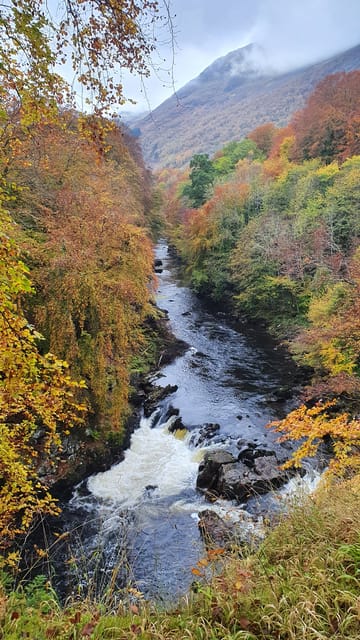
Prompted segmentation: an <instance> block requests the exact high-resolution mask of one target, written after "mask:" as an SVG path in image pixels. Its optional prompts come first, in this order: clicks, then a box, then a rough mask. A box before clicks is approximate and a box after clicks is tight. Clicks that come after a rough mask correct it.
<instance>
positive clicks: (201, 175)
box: [183, 153, 215, 209]
mask: <svg viewBox="0 0 360 640" xmlns="http://www.w3.org/2000/svg"><path fill="white" fill-rule="evenodd" d="M190 169H191V171H190V176H189V178H190V182H189V183H188V184H186V185H185V187H184V189H183V195H184V196H185V197H186V198H188V200H189V202H190V204H191V206H192V207H194V208H195V209H197V208H198V207H201V205H203V204H204V202H206V200H207V199H208V197H209V192H210V189H211V187H212V185H213V183H214V177H215V171H214V166H213V163H212V162H211V160H210V159H209V155H208V154H207V153H197V154H195V155H194V156H193V157H192V158H191V161H190Z"/></svg>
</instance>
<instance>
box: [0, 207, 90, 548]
mask: <svg viewBox="0 0 360 640" xmlns="http://www.w3.org/2000/svg"><path fill="white" fill-rule="evenodd" d="M0 220H1V234H0V279H1V291H0V434H1V438H0V440H1V444H0V498H1V500H0V551H1V552H4V551H6V549H7V548H8V547H9V545H10V544H11V542H12V541H13V539H14V537H15V536H16V535H17V534H19V533H24V532H26V531H27V530H28V528H29V526H30V524H31V522H32V520H33V518H34V516H35V515H36V514H44V513H56V512H57V507H56V503H55V501H54V499H53V498H52V496H51V495H50V493H49V491H48V484H47V480H46V474H47V475H49V474H51V471H52V468H53V467H54V466H55V464H56V462H57V456H59V454H60V452H61V434H63V435H64V434H68V433H69V432H70V429H71V428H72V427H73V425H74V424H77V423H78V422H79V421H80V417H81V413H82V412H83V410H84V407H83V406H81V405H79V404H78V403H77V402H76V400H75V397H74V392H75V391H76V389H77V388H78V387H79V386H81V383H80V385H79V383H76V382H74V381H73V380H72V379H71V378H70V377H69V375H68V372H67V365H66V363H65V362H63V361H61V360H58V359H57V358H56V357H55V356H54V355H52V354H51V353H46V354H45V355H40V353H39V351H38V348H37V344H38V342H39V340H41V336H40V334H38V333H37V332H36V331H35V330H34V329H33V327H32V326H31V325H29V323H28V321H27V319H26V317H25V316H24V314H23V311H22V307H21V298H22V297H23V296H24V295H25V294H27V295H28V294H29V293H30V292H31V290H32V289H31V283H30V281H29V278H28V269H27V268H26V267H25V265H24V263H23V262H21V260H20V257H19V250H18V248H17V247H16V244H15V243H14V242H13V241H12V240H11V239H10V238H9V235H8V234H9V233H10V234H11V232H12V223H11V221H10V219H9V217H8V216H7V215H6V213H5V211H4V209H3V208H1V210H0ZM40 463H44V464H45V466H46V473H45V474H43V476H42V477H41V478H40V477H39V475H38V469H39V465H40Z"/></svg>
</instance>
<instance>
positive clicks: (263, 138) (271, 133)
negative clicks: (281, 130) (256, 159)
mask: <svg viewBox="0 0 360 640" xmlns="http://www.w3.org/2000/svg"><path fill="white" fill-rule="evenodd" d="M276 132H277V129H276V127H275V125H274V124H273V123H272V122H267V123H266V124H261V125H260V126H259V127H256V129H254V130H253V131H251V132H250V133H248V135H247V137H248V138H249V139H250V140H253V142H255V144H256V145H257V147H258V148H259V149H260V150H261V151H262V152H263V153H264V154H265V156H268V155H269V153H270V151H271V149H272V146H273V141H274V138H275V135H276Z"/></svg>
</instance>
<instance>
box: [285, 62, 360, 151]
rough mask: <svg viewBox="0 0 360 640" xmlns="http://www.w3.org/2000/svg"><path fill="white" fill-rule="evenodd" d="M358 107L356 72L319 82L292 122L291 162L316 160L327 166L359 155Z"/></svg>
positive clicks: (359, 84) (359, 95)
mask: <svg viewBox="0 0 360 640" xmlns="http://www.w3.org/2000/svg"><path fill="white" fill-rule="evenodd" d="M359 105H360V71H351V72H349V73H336V74H334V75H330V76H327V77H326V78H325V79H324V80H322V81H321V82H320V83H319V85H318V86H317V87H316V89H315V91H314V92H313V93H312V94H311V96H310V97H309V99H308V102H307V104H306V106H305V108H304V109H303V110H302V111H300V112H299V113H297V114H296V115H295V116H294V118H293V120H292V126H293V128H294V131H295V136H296V144H295V146H294V149H293V158H294V159H296V160H306V159H309V158H315V157H320V158H321V159H322V160H323V161H324V162H326V163H328V162H331V161H332V160H334V159H339V160H341V161H343V160H345V159H346V158H348V157H350V156H352V155H356V154H360V139H359V135H358V132H359V117H360V107H359ZM356 132H357V133H356Z"/></svg>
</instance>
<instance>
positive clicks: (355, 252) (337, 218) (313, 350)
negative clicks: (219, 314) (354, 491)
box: [159, 71, 360, 462]
mask: <svg viewBox="0 0 360 640" xmlns="http://www.w3.org/2000/svg"><path fill="white" fill-rule="evenodd" d="M359 104H360V72H359V71H353V72H351V73H340V74H335V75H332V76H328V77H327V78H326V79H325V80H323V81H322V82H321V83H320V84H319V85H318V87H317V88H316V90H315V91H314V93H313V94H312V95H311V96H310V98H309V100H308V102H307V105H306V106H305V108H304V109H303V110H302V111H300V112H298V113H296V115H295V116H294V118H293V120H292V121H291V123H290V125H289V126H287V127H286V128H284V129H277V128H276V127H275V126H274V125H273V124H271V123H269V124H265V125H262V126H260V127H258V128H257V129H255V130H254V131H252V132H251V133H250V134H249V135H248V137H247V138H245V139H244V140H241V141H239V142H237V141H234V142H230V143H228V144H227V145H226V146H225V147H224V148H223V149H222V150H221V151H219V152H218V153H217V154H216V155H215V156H214V157H213V158H212V159H210V158H209V157H208V156H207V155H205V154H198V155H195V156H194V157H193V158H192V160H191V162H190V172H189V174H188V177H187V175H186V174H184V173H179V172H176V171H175V170H167V169H166V170H163V171H162V172H160V174H159V180H160V183H161V184H162V188H163V189H164V190H165V191H166V192H167V193H168V194H169V195H167V196H166V211H165V214H166V216H167V220H168V222H169V226H170V229H171V234H172V239H173V242H174V244H175V245H176V247H177V248H178V250H179V252H180V254H181V256H182V258H183V260H184V264H185V266H186V273H187V277H188V279H189V281H190V283H191V285H192V286H193V287H194V289H195V290H196V291H197V292H198V293H199V294H200V295H203V296H206V297H210V298H211V299H212V300H214V301H215V302H220V301H221V302H225V303H226V304H227V305H228V308H229V309H232V311H233V313H234V314H235V315H237V316H238V317H244V316H245V317H247V318H248V320H249V321H251V322H254V321H255V322H256V321H258V322H261V323H265V324H266V326H267V327H268V328H269V330H270V331H271V332H272V333H274V334H275V335H276V336H277V337H278V338H280V339H282V340H286V343H287V345H288V347H289V348H290V350H291V351H292V353H293V354H294V357H295V358H296V359H297V360H298V362H299V363H301V364H303V365H306V366H308V367H309V368H310V370H311V371H312V378H313V379H312V384H311V386H309V388H308V389H307V391H306V400H307V401H308V405H307V407H308V408H306V407H305V406H303V407H302V408H301V412H300V414H297V413H295V414H290V416H289V418H288V420H286V421H284V422H283V423H282V425H281V428H282V429H283V430H284V429H289V431H290V435H291V434H292V436H293V437H300V436H301V435H309V433H311V435H310V438H309V443H308V445H307V446H308V447H310V448H311V450H313V448H312V443H313V441H315V440H316V437H317V436H319V435H325V433H331V432H333V433H334V434H337V435H340V440H341V444H339V448H340V449H341V456H342V454H343V453H345V452H346V451H348V447H349V442H348V439H349V440H351V441H352V443H353V444H359V435H360V432H359V422H358V412H359V410H360V405H359V391H360V386H359V363H360V361H359V357H360V333H359V329H360V327H359V293H360V288H359V287H360V280H359V276H360V271H359V268H360V262H359V261H360V253H359V238H360V217H359V205H360V156H359V154H360V138H359V122H360V120H359V118H360V111H359ZM189 205H190V208H189ZM191 207H192V208H191ZM320 398H322V399H323V400H324V402H325V400H326V401H328V402H329V403H330V404H329V405H327V403H325V404H324V405H322V407H320V408H319V409H316V410H314V409H311V408H310V407H311V403H313V402H315V401H316V400H318V399H320ZM335 398H336V399H337V400H335ZM329 407H331V414H332V416H333V418H332V419H329V416H328V415H327V414H326V411H325V410H326V409H328V408H329ZM336 409H338V410H339V411H340V413H337V411H336ZM312 411H314V415H313V414H312V413H311V412H312ZM342 411H345V413H342ZM309 412H310V413H309ZM303 414H304V415H303ZM324 416H325V417H324ZM332 420H334V422H332ZM309 450H310V449H306V451H309ZM304 451H305V449H304V448H303V449H302V450H301V453H304ZM352 462H354V458H353V459H352Z"/></svg>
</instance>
